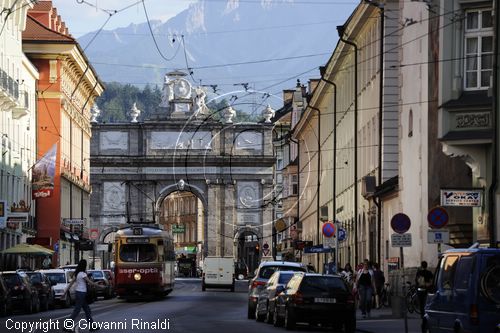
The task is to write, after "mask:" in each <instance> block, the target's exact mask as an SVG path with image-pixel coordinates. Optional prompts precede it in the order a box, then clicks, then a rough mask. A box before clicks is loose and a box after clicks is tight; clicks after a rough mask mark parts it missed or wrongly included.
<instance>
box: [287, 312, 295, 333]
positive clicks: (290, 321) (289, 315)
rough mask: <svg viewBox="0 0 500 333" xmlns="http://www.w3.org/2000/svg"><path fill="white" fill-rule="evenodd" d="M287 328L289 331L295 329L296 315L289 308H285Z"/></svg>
mask: <svg viewBox="0 0 500 333" xmlns="http://www.w3.org/2000/svg"><path fill="white" fill-rule="evenodd" d="M285 328H286V329H287V330H289V331H291V330H294V329H295V317H294V316H293V313H292V311H290V309H289V308H286V310H285Z"/></svg>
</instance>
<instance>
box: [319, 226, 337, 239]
mask: <svg viewBox="0 0 500 333" xmlns="http://www.w3.org/2000/svg"><path fill="white" fill-rule="evenodd" d="M322 231H323V235H325V237H328V238H330V237H332V236H333V235H335V226H334V225H333V223H332V222H326V223H325V224H323V229H322Z"/></svg>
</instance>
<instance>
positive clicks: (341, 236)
mask: <svg viewBox="0 0 500 333" xmlns="http://www.w3.org/2000/svg"><path fill="white" fill-rule="evenodd" d="M337 237H338V239H339V242H343V241H345V239H346V238H347V231H346V230H345V229H344V228H339V231H338V232H337Z"/></svg>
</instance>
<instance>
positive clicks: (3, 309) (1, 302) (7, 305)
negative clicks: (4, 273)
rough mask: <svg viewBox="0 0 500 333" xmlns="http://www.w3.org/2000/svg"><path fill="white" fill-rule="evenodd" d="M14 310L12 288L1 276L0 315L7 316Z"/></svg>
mask: <svg viewBox="0 0 500 333" xmlns="http://www.w3.org/2000/svg"><path fill="white" fill-rule="evenodd" d="M11 311H12V302H11V300H10V290H9V287H7V285H6V284H5V282H4V281H3V279H2V277H1V276H0V317H3V316H6V315H7V314H9V313H10V312H11Z"/></svg>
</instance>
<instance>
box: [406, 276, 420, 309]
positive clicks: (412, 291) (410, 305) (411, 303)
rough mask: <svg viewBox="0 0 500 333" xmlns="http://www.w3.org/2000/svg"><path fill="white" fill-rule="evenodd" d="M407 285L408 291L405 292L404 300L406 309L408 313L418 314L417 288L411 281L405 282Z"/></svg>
mask: <svg viewBox="0 0 500 333" xmlns="http://www.w3.org/2000/svg"><path fill="white" fill-rule="evenodd" d="M406 284H407V285H408V292H407V293H406V297H405V302H406V309H407V310H408V312H409V313H413V312H416V313H418V314H420V301H419V299H418V293H417V291H418V288H417V286H415V285H412V284H411V282H409V281H408V282H406Z"/></svg>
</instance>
